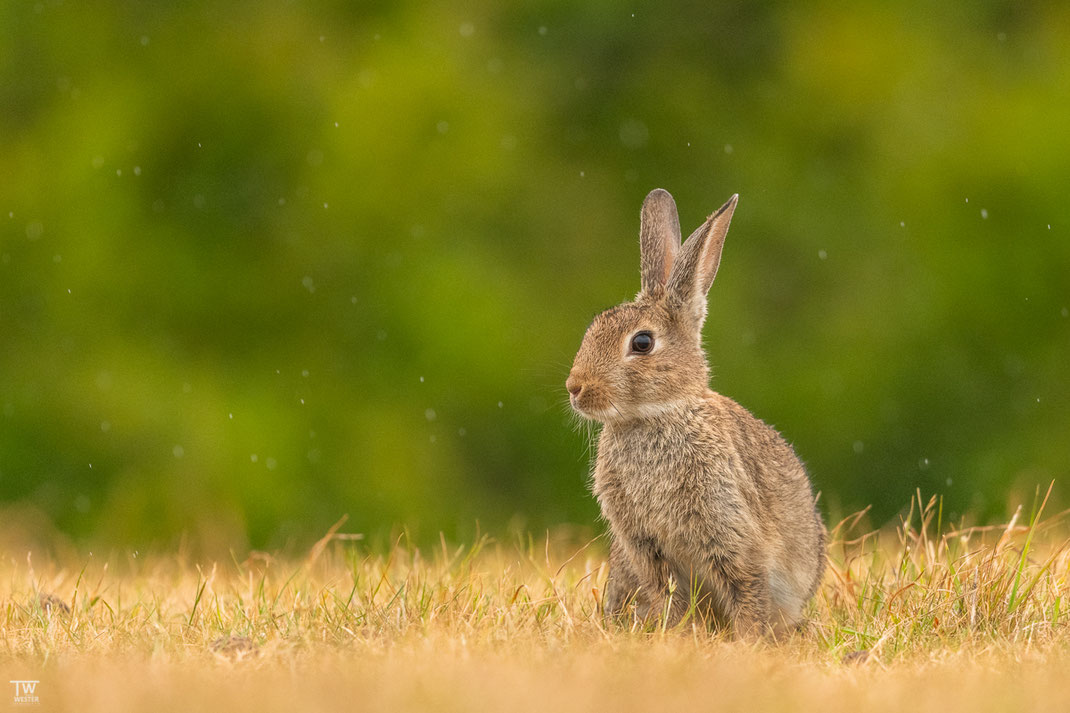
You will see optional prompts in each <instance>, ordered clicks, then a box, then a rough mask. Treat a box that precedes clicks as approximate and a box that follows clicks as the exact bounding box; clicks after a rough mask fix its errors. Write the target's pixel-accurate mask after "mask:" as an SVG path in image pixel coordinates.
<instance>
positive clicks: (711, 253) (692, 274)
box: [668, 193, 739, 321]
mask: <svg viewBox="0 0 1070 713" xmlns="http://www.w3.org/2000/svg"><path fill="white" fill-rule="evenodd" d="M738 200H739V194H738V193H737V194H735V195H733V196H732V197H731V198H729V199H728V202H727V203H725V204H724V205H723V206H721V207H720V209H719V210H718V211H717V212H716V213H714V214H713V215H711V216H710V217H709V218H708V219H707V220H706V222H705V223H703V224H702V225H701V226H700V227H699V229H698V230H696V231H695V232H693V233H691V236H690V237H689V238H688V239H687V241H685V242H684V247H683V250H682V251H681V253H680V259H679V260H677V261H676V267H675V268H674V269H673V272H672V277H671V278H670V280H669V287H668V289H669V293H670V294H671V295H672V296H673V297H674V298H676V299H677V300H679V302H680V303H682V304H683V305H684V306H688V305H691V306H694V307H695V308H696V311H697V312H698V314H697V316H698V317H699V319H700V321H701V319H702V318H703V317H705V315H706V293H707V292H709V290H710V285H712V284H713V278H714V277H715V276H716V275H717V266H718V265H720V264H721V249H722V248H723V247H724V238H725V235H727V234H728V224H729V223H730V222H731V221H732V213H733V212H734V211H735V209H736V201H738Z"/></svg>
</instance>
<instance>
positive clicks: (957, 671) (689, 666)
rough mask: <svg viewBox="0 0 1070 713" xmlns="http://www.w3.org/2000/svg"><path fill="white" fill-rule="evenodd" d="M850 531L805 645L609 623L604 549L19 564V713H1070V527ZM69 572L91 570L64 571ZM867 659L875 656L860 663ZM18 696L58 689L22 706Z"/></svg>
mask: <svg viewBox="0 0 1070 713" xmlns="http://www.w3.org/2000/svg"><path fill="white" fill-rule="evenodd" d="M1035 509H1036V512H1034V514H1033V515H1032V516H1030V514H1029V512H1030V509H1029V508H1028V507H1027V508H1026V509H1025V510H1019V512H1018V513H1017V514H1016V515H1015V517H1014V518H1013V519H1012V520H1011V521H1010V522H1008V523H1006V524H1005V525H1002V526H999V527H988V528H970V529H964V528H956V527H953V526H949V525H947V524H946V523H943V522H941V513H940V507H939V503H938V502H937V501H934V500H932V501H928V502H923V501H921V500H920V499H919V501H918V502H916V503H914V506H913V507H912V508H911V510H910V512H909V514H908V515H907V516H905V517H904V518H902V522H901V524H900V526H899V527H898V528H895V529H888V530H885V531H881V532H873V533H868V534H864V533H862V532H859V531H858V530H859V529H860V525H859V521H860V518H857V517H856V518H848V519H847V520H845V521H843V522H841V523H840V524H839V525H838V526H836V527H835V528H833V529H832V531H831V533H830V534H831V544H830V547H829V556H830V566H829V571H828V573H827V575H826V578H825V582H824V585H823V586H822V588H821V590H820V592H819V593H818V596H817V597H816V598H815V600H814V602H813V603H812V605H811V609H810V618H809V622H808V624H807V625H806V627H805V628H804V629H803V630H801V631H800V632H799V633H797V634H796V635H794V636H793V637H792V638H791V639H790V640H787V641H783V642H779V643H773V642H769V641H757V642H754V641H751V642H745V641H734V640H732V638H731V636H730V635H728V634H726V633H724V632H720V633H710V632H708V631H706V630H704V629H700V628H699V627H697V626H696V625H693V624H687V623H685V624H684V625H682V626H680V627H678V628H676V629H669V630H666V629H664V628H663V627H661V626H659V625H658V624H657V623H656V622H653V623H643V622H638V621H626V622H624V623H623V624H622V625H618V624H609V623H606V622H605V621H604V620H603V618H602V616H601V612H600V610H599V603H600V600H601V588H602V587H603V586H604V583H605V579H606V565H605V549H606V548H605V542H604V540H597V541H595V542H592V543H588V544H586V545H585V544H583V543H569V542H568V541H567V538H563V539H562V538H554V537H551V536H547V537H544V538H542V539H539V540H532V539H529V540H527V541H524V542H519V541H516V542H512V541H502V542H494V541H491V540H488V539H483V540H481V541H480V542H479V543H477V544H476V545H475V546H469V547H451V546H449V545H446V544H443V545H442V546H441V547H438V548H435V549H434V550H433V551H418V550H416V549H414V548H412V547H410V546H408V545H407V544H406V543H405V540H404V538H399V540H398V541H397V543H396V544H395V545H394V546H393V547H390V548H384V549H383V550H382V551H379V552H375V551H373V549H374V548H369V547H367V546H366V545H365V544H364V543H362V542H360V541H355V540H353V539H347V538H345V537H344V536H341V535H339V534H338V533H336V532H334V531H332V532H331V533H328V535H327V536H325V537H324V538H323V540H321V541H320V542H319V543H317V545H316V546H315V547H313V548H312V550H311V551H309V552H307V553H304V554H303V555H302V556H300V557H279V558H276V557H274V556H270V555H267V554H263V553H252V554H250V555H249V556H248V557H246V558H244V559H239V558H237V557H231V558H229V559H225V560H219V561H196V560H195V559H194V558H192V557H190V556H188V555H181V554H180V555H174V554H172V555H169V556H165V555H152V556H134V554H133V553H128V554H126V555H118V554H113V555H110V556H107V557H103V556H101V555H100V554H99V553H98V554H94V555H93V556H90V555H89V554H88V553H84V554H83V555H81V556H76V557H69V556H65V557H59V556H56V557H53V558H51V559H45V558H44V557H43V556H42V555H40V554H38V553H36V552H33V553H28V552H25V551H22V552H13V551H10V550H9V551H7V552H5V553H4V558H3V562H2V563H0V607H2V609H0V625H2V632H0V675H3V679H2V681H0V685H2V686H4V687H5V688H2V689H0V706H8V707H10V708H11V709H14V708H16V707H19V708H27V709H28V708H37V709H40V710H71V711H108V712H109V713H112V712H115V711H126V710H134V711H195V710H220V711H238V712H240V711H276V710H278V711H283V710H285V711H291V710H293V711H318V710H375V711H424V710H428V711H440V710H441V711H468V710H486V711H651V710H692V709H710V710H724V711H772V710H797V709H822V710H833V711H835V710H860V711H902V710H913V709H919V708H920V709H925V710H941V711H959V710H961V711H967V710H968V711H1010V710H1052V711H1058V710H1070V646H1068V643H1070V636H1068V629H1067V616H1066V613H1065V611H1064V609H1065V608H1066V606H1065V603H1064V602H1063V600H1064V599H1065V598H1066V595H1067V592H1068V576H1070V551H1068V550H1067V546H1066V545H1067V537H1068V536H1070V528H1067V527H1066V525H1065V522H1064V519H1063V517H1062V516H1061V515H1046V514H1044V512H1043V507H1042V506H1039V507H1036V508H1035ZM67 559H70V560H71V561H61V560H67ZM858 652H865V653H858ZM10 680H38V681H39V683H38V684H37V686H36V689H35V694H36V695H37V696H38V697H39V699H40V702H39V703H38V704H35V705H33V704H31V705H30V706H25V707H24V706H15V704H14V699H13V696H14V685H13V684H11V683H8V681H10Z"/></svg>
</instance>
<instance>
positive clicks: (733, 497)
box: [566, 189, 825, 635]
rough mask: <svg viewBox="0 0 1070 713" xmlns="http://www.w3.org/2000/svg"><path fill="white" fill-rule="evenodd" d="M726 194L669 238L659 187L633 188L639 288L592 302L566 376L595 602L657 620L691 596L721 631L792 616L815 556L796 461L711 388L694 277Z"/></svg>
mask: <svg viewBox="0 0 1070 713" xmlns="http://www.w3.org/2000/svg"><path fill="white" fill-rule="evenodd" d="M737 199H738V196H732V197H731V198H730V199H729V200H728V202H727V203H725V204H724V206H722V207H721V209H720V210H718V211H717V212H716V213H714V214H713V215H712V216H710V217H709V219H708V220H707V221H706V222H705V223H704V224H703V225H702V226H701V227H700V228H699V229H698V230H696V231H695V232H694V233H692V235H691V237H689V238H688V239H687V241H686V242H685V243H684V244H683V246H682V248H681V245H680V220H679V217H678V216H677V212H676V203H675V202H674V201H673V199H672V196H670V195H669V194H668V192H666V191H664V190H661V189H657V190H655V191H652V192H651V193H650V195H648V196H647V197H646V200H645V201H644V202H643V211H642V219H641V227H640V231H639V245H640V251H641V284H642V289H641V290H640V292H639V294H638V295H637V296H636V298H635V301H634V302H627V303H625V304H622V305H619V306H617V307H614V308H612V309H610V310H607V311H605V312H603V313H602V314H600V315H599V316H598V317H596V318H595V320H594V322H592V323H591V326H590V327H588V329H587V333H586V334H585V335H584V337H583V343H582V344H581V345H580V351H579V353H578V354H577V355H576V360H575V362H574V363H573V366H572V371H571V373H570V374H569V376H568V381H567V382H566V387H567V388H568V391H569V394H570V398H571V403H572V407H573V408H574V409H575V410H576V411H577V412H578V413H579V414H580V415H582V416H584V417H585V418H588V419H594V420H597V421H601V422H602V423H603V424H604V426H603V428H602V433H601V436H600V437H599V440H598V455H597V457H596V459H595V465H594V484H593V489H594V494H595V496H596V497H597V498H598V502H599V504H600V505H601V508H602V515H603V516H604V517H605V519H606V520H607V521H608V522H609V528H610V535H611V538H612V540H611V545H610V571H609V583H608V585H607V589H606V596H605V609H606V611H607V612H608V613H610V614H614V615H616V614H620V613H622V612H623V611H624V609H625V608H626V607H627V606H628V604H629V603H630V602H632V601H634V602H635V603H636V605H637V606H638V611H639V613H640V615H642V616H647V615H651V614H652V615H659V614H662V613H665V615H666V617H667V620H668V622H669V623H670V624H673V623H676V622H678V621H679V620H680V619H681V618H682V617H683V616H684V614H686V613H687V612H688V610H689V609H690V608H691V607H692V605H694V609H693V610H692V611H693V612H694V613H696V614H697V615H698V616H699V617H700V618H703V619H706V620H708V621H710V620H712V622H715V623H721V624H731V625H732V627H733V629H734V631H735V632H736V634H737V635H759V634H764V633H772V634H773V635H776V634H781V633H785V632H788V631H790V630H792V629H794V628H795V627H797V626H798V625H799V623H800V622H801V621H802V617H803V608H804V607H805V605H806V603H807V601H809V600H810V598H811V597H812V596H813V595H814V592H815V591H816V590H817V587H818V584H819V583H820V581H821V575H822V574H823V572H824V569H825V527H824V525H823V524H822V522H821V516H820V515H819V514H818V512H817V509H816V507H815V503H814V496H813V493H812V491H811V488H810V481H809V479H808V478H807V476H806V470H805V469H804V468H803V466H802V463H800V462H799V459H798V457H796V455H795V452H794V451H793V450H792V448H791V446H789V445H788V444H787V443H786V442H785V441H784V440H783V439H782V438H781V437H780V434H778V433H777V432H776V431H775V430H773V429H772V428H771V427H769V426H768V425H766V424H765V423H763V422H762V421H760V420H758V419H757V418H755V417H754V416H752V415H751V414H750V413H749V412H748V411H747V410H746V409H744V408H743V407H742V406H740V405H739V404H737V403H736V402H735V401H733V400H731V399H729V398H727V397H725V396H721V395H720V394H718V393H716V392H714V391H711V390H710V388H709V366H708V365H707V363H706V355H705V352H704V351H703V349H702V324H703V322H704V321H705V318H706V293H707V291H708V290H709V289H710V285H711V284H712V283H713V278H714V276H715V275H716V274H717V266H718V264H719V263H720V259H721V248H722V247H723V246H724V239H725V234H726V233H727V232H728V224H729V221H730V220H731V219H732V213H733V211H734V210H735V207H736V201H737Z"/></svg>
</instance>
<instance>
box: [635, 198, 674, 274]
mask: <svg viewBox="0 0 1070 713" xmlns="http://www.w3.org/2000/svg"><path fill="white" fill-rule="evenodd" d="M679 251H680V216H679V215H678V214H677V213H676V202H675V201H674V200H673V199H672V196H671V195H669V192H668V191H666V190H663V189H661V188H655V189H654V190H652V191H651V192H650V193H649V194H648V195H647V197H646V200H644V201H643V213H642V216H641V218H640V223H639V254H640V262H639V264H640V270H639V272H640V284H641V285H642V291H643V292H645V293H647V294H650V293H652V292H654V291H656V290H661V289H664V287H665V284H666V283H667V282H668V281H669V275H670V274H671V273H672V266H673V263H674V262H675V261H676V254H677V253H678V252H679Z"/></svg>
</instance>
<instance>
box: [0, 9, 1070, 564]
mask: <svg viewBox="0 0 1070 713" xmlns="http://www.w3.org/2000/svg"><path fill="white" fill-rule="evenodd" d="M658 186H661V187H664V188H667V189H669V190H670V191H671V192H672V193H673V194H674V195H675V197H676V199H677V202H678V204H679V206H680V208H681V214H682V215H681V217H682V222H683V224H684V231H685V234H687V233H688V232H690V230H691V229H692V228H694V227H695V226H697V225H698V224H699V223H700V222H701V221H702V220H703V219H704V218H705V216H706V215H707V214H708V213H709V212H711V211H712V210H714V209H715V208H717V207H718V206H720V205H721V203H722V202H724V200H725V199H727V198H728V196H729V195H731V194H732V193H733V192H739V193H740V195H741V199H740V204H739V209H738V210H737V212H736V217H735V219H734V221H733V224H732V232H731V234H730V236H729V238H728V243H727V246H726V251H725V255H724V261H723V262H722V268H721V271H720V274H719V275H718V279H717V282H716V283H715V285H714V287H713V289H712V291H711V293H710V319H709V320H708V323H707V326H706V340H707V344H708V349H709V353H710V359H711V362H712V364H713V365H714V369H715V379H714V383H713V386H714V388H716V389H717V390H719V391H721V392H723V393H726V394H728V395H730V396H732V397H733V398H735V399H736V400H738V401H740V402H741V403H743V404H744V405H745V406H747V407H748V408H749V409H750V410H751V411H753V412H754V413H755V414H757V415H758V416H759V417H761V418H763V419H764V420H766V421H767V422H770V423H773V424H775V425H776V426H777V427H778V428H779V429H780V430H781V431H782V432H783V433H784V434H785V436H786V437H787V438H788V439H789V440H790V441H791V442H792V443H793V444H794V445H795V447H796V449H797V450H798V452H799V454H800V456H801V457H802V458H803V459H804V461H805V462H806V463H807V464H808V466H809V468H810V470H811V472H812V475H813V479H814V482H815V484H816V487H817V488H818V489H820V490H821V491H822V493H823V495H822V498H823V502H824V503H825V505H824V507H825V509H826V510H828V511H831V513H832V514H838V513H843V512H847V511H851V510H853V509H856V508H860V507H863V506H865V505H868V504H872V505H873V506H874V518H875V520H876V521H877V522H878V523H879V522H881V521H883V520H885V519H887V518H889V517H891V516H893V515H894V514H895V512H896V511H897V510H898V509H899V508H900V507H901V506H903V505H904V504H905V503H906V502H907V501H908V500H909V499H910V497H911V496H912V494H913V493H914V491H915V489H916V488H920V489H921V490H922V492H923V493H925V494H931V493H936V494H942V495H943V496H944V497H945V503H946V505H945V508H946V509H947V510H950V511H951V512H952V513H971V514H972V516H973V517H976V518H979V519H983V518H986V517H995V516H1002V515H1004V514H1005V508H1006V504H1007V502H1008V500H1009V499H1011V498H1013V497H1014V496H1015V495H1016V494H1025V496H1026V497H1029V496H1031V495H1032V492H1033V488H1034V486H1035V485H1036V484H1043V485H1045V486H1046V484H1047V483H1048V482H1049V481H1050V480H1052V479H1055V480H1060V479H1061V480H1062V481H1064V482H1065V479H1066V476H1067V474H1068V471H1070V438H1068V436H1070V375H1068V368H1067V367H1068V362H1070V358H1068V357H1070V313H1068V309H1070V240H1068V226H1070V201H1068V195H1067V194H1068V189H1070V5H1067V4H1066V3H1031V2H1018V1H1015V2H1011V1H1000V2H992V1H984V0H981V1H974V2H955V3H931V2H909V1H908V2H903V3H897V4H895V5H894V6H893V5H891V4H889V3H884V2H878V1H876V0H872V1H869V2H857V3H851V4H846V3H831V2H829V3H808V4H802V3H796V2H772V3H734V4H729V3H710V2H693V3H681V4H665V3H653V2H649V1H646V2H634V3H631V4H628V3H618V2H606V1H603V2H586V3H574V2H564V1H562V0H547V1H542V2H539V1H531V2H520V3H498V2H490V1H489V0H476V1H474V2H439V3H430V2H428V3H404V2H402V3H392V2H357V3H348V2H289V1H286V2H283V1H269V2H263V3H247V2H184V3H170V2H154V3H139V2H110V3H87V4H81V3H74V2H69V1H67V2H62V1H60V0H42V1H41V2H37V3H33V2H21V1H16V0H3V2H0V517H2V518H7V519H8V521H9V522H12V521H14V520H13V519H14V518H21V519H22V521H26V522H34V523H42V525H41V527H45V525H46V524H48V526H49V527H55V528H56V530H57V531H58V532H61V533H65V534H66V535H69V536H70V537H72V538H74V539H75V540H81V541H104V542H110V543H115V544H120V545H124V546H125V545H130V546H134V545H136V544H138V543H142V544H145V543H152V542H157V543H160V542H169V541H173V540H174V539H175V538H177V537H180V536H183V535H185V536H186V537H187V538H189V539H191V540H193V541H198V542H214V543H229V544H230V545H231V546H237V547H242V546H253V547H272V546H279V545H281V544H285V543H287V542H306V541H309V540H312V539H315V538H316V537H318V536H319V535H321V534H322V533H323V532H324V531H325V530H326V528H327V527H328V526H329V525H330V524H331V523H333V522H334V521H335V520H336V519H338V517H339V516H340V515H342V514H343V513H349V515H350V521H349V522H348V523H347V525H346V528H345V529H346V530H349V531H357V532H365V533H382V532H386V531H389V529H390V528H391V527H396V526H398V525H401V526H405V527H408V528H410V529H411V530H412V531H413V533H414V535H415V536H416V537H418V538H432V537H437V533H438V532H439V531H440V530H441V531H444V533H445V534H446V536H447V537H460V538H463V537H468V536H470V534H471V533H472V532H473V531H474V529H475V527H476V524H477V523H478V524H479V527H481V528H482V529H483V530H484V531H487V530H489V531H502V530H504V529H505V528H508V527H514V528H517V527H519V528H527V529H531V530H534V531H536V532H538V531H541V529H542V528H545V527H553V526H555V525H559V524H562V523H576V524H580V525H585V526H593V527H596V528H597V527H599V525H598V524H597V521H596V518H597V506H596V505H595V503H594V501H593V499H592V498H591V496H590V495H589V493H588V491H587V483H586V481H587V471H588V449H587V443H586V437H585V435H584V433H583V432H582V431H581V430H576V429H575V428H574V427H573V423H572V419H571V418H570V416H569V413H568V409H567V407H566V399H565V398H564V396H565V393H564V388H563V383H564V379H565V376H566V374H567V372H568V368H569V365H570V363H571V360H572V357H573V355H574V354H575V350H576V349H577V348H578V346H579V342H580V338H581V337H582V334H583V331H584V329H585V328H586V326H587V324H588V322H589V321H590V319H591V317H592V316H593V315H594V314H595V313H597V312H598V311H600V310H601V309H604V308H606V307H608V306H611V305H613V304H615V303H617V302H619V301H621V300H623V299H627V298H629V297H630V296H631V295H633V294H634V293H635V291H636V290H637V289H638V284H639V278H638V239H637V236H638V216H639V207H640V204H641V201H642V199H643V196H644V195H645V194H646V193H647V192H648V191H649V190H650V189H652V188H654V187H658ZM1060 490H1061V489H1060V488H1059V487H1057V488H1056V493H1057V495H1059V496H1060V497H1062V498H1063V499H1064V500H1065V496H1066V493H1065V491H1064V492H1060ZM235 543H237V544H235Z"/></svg>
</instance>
